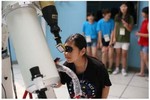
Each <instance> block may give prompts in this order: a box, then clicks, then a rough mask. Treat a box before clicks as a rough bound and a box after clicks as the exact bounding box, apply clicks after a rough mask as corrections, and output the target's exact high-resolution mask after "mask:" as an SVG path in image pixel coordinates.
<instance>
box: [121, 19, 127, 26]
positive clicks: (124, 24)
mask: <svg viewBox="0 0 150 100" xmlns="http://www.w3.org/2000/svg"><path fill="white" fill-rule="evenodd" d="M121 21H122V23H123V26H124V27H127V26H128V23H127V22H126V21H125V20H123V19H122V20H121Z"/></svg>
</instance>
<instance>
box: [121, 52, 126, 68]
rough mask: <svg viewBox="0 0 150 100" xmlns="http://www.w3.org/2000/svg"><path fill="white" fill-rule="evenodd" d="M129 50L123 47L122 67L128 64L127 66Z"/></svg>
mask: <svg viewBox="0 0 150 100" xmlns="http://www.w3.org/2000/svg"><path fill="white" fill-rule="evenodd" d="M127 52H128V51H127V50H123V49H122V57H121V59H122V68H124V69H125V68H126V66H127Z"/></svg>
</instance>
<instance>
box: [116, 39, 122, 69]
mask: <svg viewBox="0 0 150 100" xmlns="http://www.w3.org/2000/svg"><path fill="white" fill-rule="evenodd" d="M121 45H122V44H121V43H119V42H116V43H115V45H114V48H115V51H116V59H115V60H116V61H115V63H116V68H117V67H118V68H119V65H120V56H121Z"/></svg>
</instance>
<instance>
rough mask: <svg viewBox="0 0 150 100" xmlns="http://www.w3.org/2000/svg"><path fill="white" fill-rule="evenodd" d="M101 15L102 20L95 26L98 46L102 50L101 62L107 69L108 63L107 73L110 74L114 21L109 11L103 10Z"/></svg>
mask: <svg viewBox="0 0 150 100" xmlns="http://www.w3.org/2000/svg"><path fill="white" fill-rule="evenodd" d="M102 15H103V18H102V19H100V20H99V21H98V24H97V31H98V35H99V45H100V47H101V48H102V62H103V63H104V65H105V67H107V62H109V67H108V73H109V74H111V73H112V69H111V68H112V65H113V30H114V21H113V20H112V19H111V11H110V10H109V9H103V10H102ZM108 59H109V60H108Z"/></svg>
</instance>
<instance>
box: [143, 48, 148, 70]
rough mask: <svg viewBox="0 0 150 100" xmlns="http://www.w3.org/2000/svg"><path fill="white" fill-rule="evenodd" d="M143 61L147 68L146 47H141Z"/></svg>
mask: <svg viewBox="0 0 150 100" xmlns="http://www.w3.org/2000/svg"><path fill="white" fill-rule="evenodd" d="M143 60H144V64H145V65H146V67H147V68H148V47H146V46H144V47H143Z"/></svg>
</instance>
